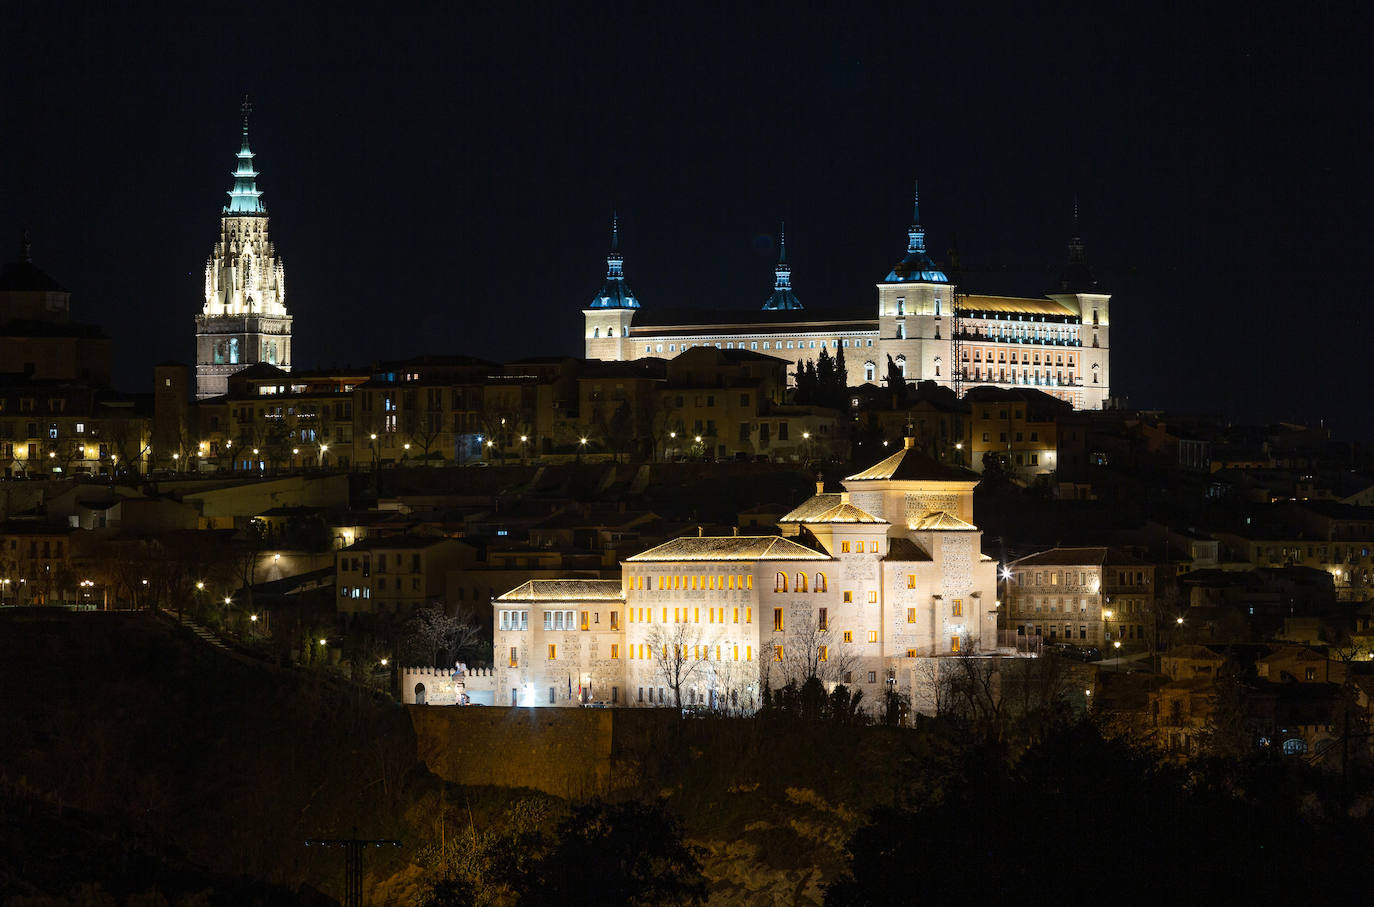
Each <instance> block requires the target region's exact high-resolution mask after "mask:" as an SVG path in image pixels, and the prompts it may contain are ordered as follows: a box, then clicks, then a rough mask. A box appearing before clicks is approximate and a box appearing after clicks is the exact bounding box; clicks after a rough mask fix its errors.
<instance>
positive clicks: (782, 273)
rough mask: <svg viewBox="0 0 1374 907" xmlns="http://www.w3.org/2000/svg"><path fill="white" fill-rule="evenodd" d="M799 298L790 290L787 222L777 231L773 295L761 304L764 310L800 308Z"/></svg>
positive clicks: (790, 276)
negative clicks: (776, 256)
mask: <svg viewBox="0 0 1374 907" xmlns="http://www.w3.org/2000/svg"><path fill="white" fill-rule="evenodd" d="M801 307H802V304H801V300H800V299H798V298H797V294H795V293H793V292H792V266H791V265H789V264H788V263H787V224H786V223H783V225H782V229H781V230H780V231H779V232H778V263H777V265H775V266H774V267H773V295H772V296H769V297H768V301H767V302H765V303H764V304H763V308H764V310H765V311H776V310H778V309H800V308H801Z"/></svg>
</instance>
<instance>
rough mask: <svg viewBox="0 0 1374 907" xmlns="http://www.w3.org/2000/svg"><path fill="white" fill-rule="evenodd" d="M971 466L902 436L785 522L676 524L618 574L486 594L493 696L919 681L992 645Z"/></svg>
mask: <svg viewBox="0 0 1374 907" xmlns="http://www.w3.org/2000/svg"><path fill="white" fill-rule="evenodd" d="M977 481H978V477H977V475H976V474H973V473H971V472H969V471H968V470H964V469H959V468H955V467H948V466H943V465H941V464H939V463H936V462H934V461H932V460H928V459H927V458H925V457H923V456H921V455H920V454H918V453H916V452H915V451H914V450H913V449H912V448H911V446H910V445H908V446H907V447H906V448H905V449H903V450H901V451H899V452H898V453H896V454H894V455H893V456H891V457H888V458H887V459H886V460H884V461H883V462H881V463H879V464H877V465H876V466H874V467H872V468H870V469H867V470H864V471H863V472H861V473H858V474H856V475H853V476H850V477H849V478H848V479H845V480H844V485H845V488H846V490H845V491H844V492H841V493H838V494H834V493H832V494H827V493H824V492H823V491H821V490H820V489H818V491H817V494H816V495H815V496H814V497H812V498H811V499H809V500H808V501H806V502H805V503H803V504H802V505H801V506H800V507H798V508H796V509H795V510H793V511H792V512H791V513H789V514H787V515H786V516H785V517H784V518H783V519H782V521H781V523H780V526H781V529H782V533H783V534H782V535H781V536H776V535H774V536H724V537H709V536H708V537H687V538H679V539H676V540H674V541H671V542H668V543H666V544H663V545H660V546H658V547H656V548H653V549H650V550H648V551H645V552H643V553H641V554H637V555H635V556H633V557H630V558H627V559H626V560H625V561H624V562H622V577H621V579H620V580H619V581H616V580H532V581H530V582H527V583H525V584H523V585H522V586H520V587H518V588H516V589H514V590H511V591H510V592H508V593H506V594H505V595H502V596H499V597H498V598H497V599H496V600H495V602H494V603H493V608H494V614H493V623H494V625H495V627H496V630H495V640H494V643H495V660H496V672H497V678H496V684H495V685H496V696H497V703H498V704H501V705H527V706H551V705H552V706H578V705H582V704H587V703H592V702H598V703H605V704H607V705H611V706H632V707H649V706H676V705H677V704H678V702H679V700H680V702H681V704H682V705H683V706H693V705H695V706H703V707H711V708H718V709H726V710H732V711H751V710H753V709H755V708H757V707H758V705H759V703H760V701H761V698H760V697H761V693H762V689H763V686H764V685H765V684H769V685H771V686H773V687H779V686H782V685H783V684H784V683H786V682H787V681H789V680H796V681H798V682H800V681H801V680H802V679H804V678H805V677H807V676H812V675H814V676H817V677H819V678H820V679H821V680H822V681H823V682H825V683H827V685H830V686H834V685H835V684H840V683H844V684H848V685H851V686H852V687H854V688H856V689H859V690H863V691H864V693H865V701H866V702H868V703H870V704H872V705H875V706H876V705H877V704H878V703H879V702H880V701H881V700H882V697H883V693H884V692H886V691H887V690H888V689H896V690H897V691H899V692H903V693H907V694H908V695H911V694H913V693H915V692H916V691H915V690H914V689H913V685H914V684H915V683H917V682H918V679H919V676H920V674H921V672H919V671H917V670H915V667H916V666H917V664H918V663H921V662H922V661H923V660H929V659H935V658H941V657H945V656H949V655H954V654H959V653H964V652H969V651H979V650H985V649H991V648H994V647H995V637H996V625H997V620H996V565H995V563H994V562H993V561H992V560H991V559H990V558H987V557H985V556H984V555H983V554H982V552H981V541H982V533H981V532H979V531H978V529H977V528H976V527H975V526H974V525H973V524H972V523H971V522H970V520H971V519H972V517H973V487H974V485H976V484H977ZM913 698H918V697H913Z"/></svg>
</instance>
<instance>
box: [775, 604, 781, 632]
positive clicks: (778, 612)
mask: <svg viewBox="0 0 1374 907" xmlns="http://www.w3.org/2000/svg"><path fill="white" fill-rule="evenodd" d="M773 632H774V633H781V632H782V609H781V608H774V609H773Z"/></svg>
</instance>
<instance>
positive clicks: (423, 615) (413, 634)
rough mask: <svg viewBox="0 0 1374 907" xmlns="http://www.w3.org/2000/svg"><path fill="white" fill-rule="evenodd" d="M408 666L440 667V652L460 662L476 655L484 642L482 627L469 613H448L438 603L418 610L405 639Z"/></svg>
mask: <svg viewBox="0 0 1374 907" xmlns="http://www.w3.org/2000/svg"><path fill="white" fill-rule="evenodd" d="M403 639H404V644H405V647H406V651H407V652H408V653H409V655H410V657H409V658H408V659H407V661H408V663H411V664H415V665H419V666H422V667H436V666H438V665H439V661H440V653H443V654H444V656H446V658H445V660H447V659H453V660H454V661H461V660H463V659H464V658H465V657H470V656H471V655H473V654H475V653H477V652H478V651H479V649H480V644H481V642H482V628H481V627H480V626H479V625H478V624H477V622H476V621H474V620H472V619H471V616H470V615H468V614H453V615H450V614H446V613H445V612H444V608H443V605H441V604H439V603H438V602H435V603H433V604H431V605H430V606H429V607H428V608H419V609H417V610H416V611H415V613H414V615H413V616H412V617H411V619H410V620H409V621H408V622H407V623H406V627H405V635H404V637H403Z"/></svg>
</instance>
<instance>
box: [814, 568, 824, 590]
mask: <svg viewBox="0 0 1374 907" xmlns="http://www.w3.org/2000/svg"><path fill="white" fill-rule="evenodd" d="M816 591H817V592H824V591H825V574H824V573H817V574H816Z"/></svg>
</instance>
